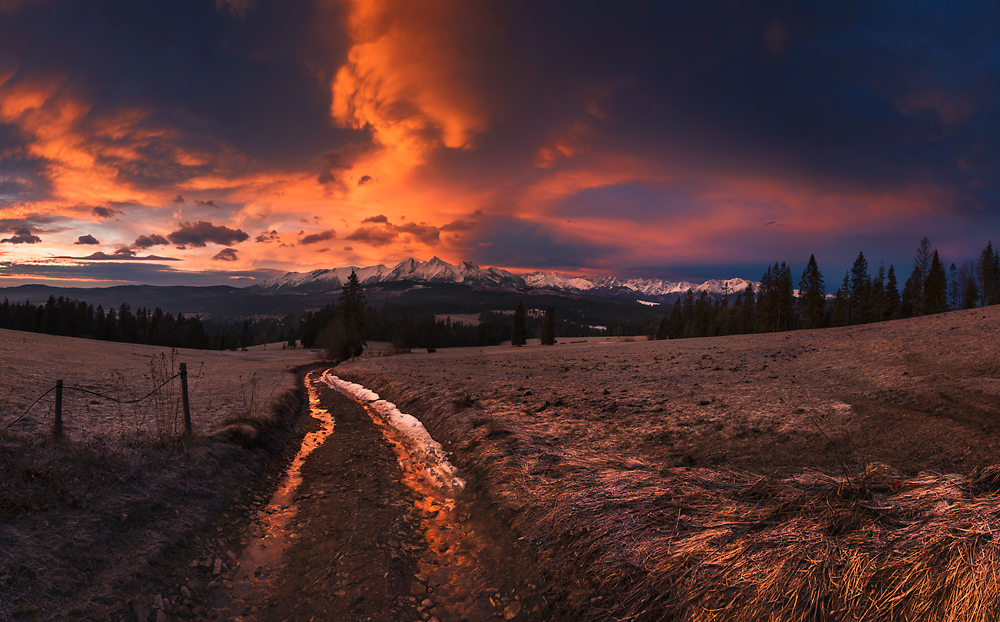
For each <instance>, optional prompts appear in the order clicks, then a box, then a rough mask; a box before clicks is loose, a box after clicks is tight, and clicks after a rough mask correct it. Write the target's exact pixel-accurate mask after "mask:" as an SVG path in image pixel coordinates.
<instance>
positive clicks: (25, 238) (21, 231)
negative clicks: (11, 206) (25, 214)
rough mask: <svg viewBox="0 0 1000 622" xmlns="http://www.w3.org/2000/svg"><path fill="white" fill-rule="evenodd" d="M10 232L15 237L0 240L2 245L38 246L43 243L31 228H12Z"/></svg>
mask: <svg viewBox="0 0 1000 622" xmlns="http://www.w3.org/2000/svg"><path fill="white" fill-rule="evenodd" d="M10 231H12V232H13V233H14V235H12V236H10V237H9V238H4V239H2V240H0V244H38V243H39V242H41V241H42V238H40V237H38V236H37V235H35V234H34V233H32V231H31V229H30V228H29V227H11V228H10Z"/></svg>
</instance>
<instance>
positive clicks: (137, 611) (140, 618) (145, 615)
mask: <svg viewBox="0 0 1000 622" xmlns="http://www.w3.org/2000/svg"><path fill="white" fill-rule="evenodd" d="M132 613H133V614H134V615H135V619H136V620H137V622H149V607H147V606H146V605H145V604H143V602H142V600H141V599H139V598H136V599H135V600H133V601H132Z"/></svg>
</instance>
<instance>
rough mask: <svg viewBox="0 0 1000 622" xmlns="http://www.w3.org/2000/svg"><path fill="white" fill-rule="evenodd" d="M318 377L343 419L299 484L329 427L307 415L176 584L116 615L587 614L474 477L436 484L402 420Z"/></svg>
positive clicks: (169, 572)
mask: <svg viewBox="0 0 1000 622" xmlns="http://www.w3.org/2000/svg"><path fill="white" fill-rule="evenodd" d="M317 378H318V374H310V376H309V377H307V378H306V380H305V382H306V383H307V385H310V386H311V387H312V398H311V402H312V406H313V408H314V409H315V408H319V409H320V410H322V411H325V412H326V413H329V415H331V416H332V419H333V421H334V425H333V430H332V433H330V434H329V436H327V437H325V439H322V440H320V441H319V443H318V444H315V446H314V447H312V448H310V449H311V452H310V453H308V455H307V456H306V457H305V458H304V460H301V461H300V462H301V464H300V465H299V466H298V469H297V472H298V477H301V481H300V482H295V483H294V485H293V486H292V488H291V489H289V486H288V477H287V476H288V473H289V472H290V471H291V470H292V469H293V468H294V467H295V464H296V460H293V459H292V454H293V453H294V452H295V451H300V452H301V451H302V449H301V448H302V447H303V446H306V445H309V444H310V443H315V440H313V439H314V438H315V437H314V434H315V433H316V432H317V431H318V430H320V428H322V427H323V426H322V425H321V423H320V421H319V420H318V419H315V418H313V417H310V416H309V415H308V414H306V415H304V416H303V419H302V422H301V423H300V428H301V429H300V432H299V434H300V435H304V439H303V440H302V441H300V442H296V443H293V444H292V445H291V446H290V447H289V451H288V452H287V454H286V457H285V459H284V460H283V461H281V464H283V465H284V466H282V467H281V468H279V469H276V470H275V471H273V472H272V473H271V474H270V476H269V477H268V478H267V479H266V480H265V481H264V482H263V483H262V484H261V485H260V487H259V488H257V490H256V491H255V492H251V493H249V494H248V495H247V497H246V498H245V499H243V500H242V501H239V502H237V503H236V504H234V506H233V507H232V508H231V510H230V512H227V513H226V514H225V515H224V516H223V518H222V519H221V520H220V521H218V522H217V523H216V524H215V525H213V526H211V527H210V528H207V529H206V531H205V533H204V534H201V535H199V536H198V537H196V538H195V541H196V544H195V546H193V547H190V548H188V549H186V550H187V553H184V552H183V551H178V552H177V554H176V555H175V556H173V557H172V559H171V562H170V563H169V565H168V566H169V567H167V566H161V572H162V573H163V575H164V576H165V577H168V580H167V581H166V582H164V583H163V584H161V585H158V586H155V587H153V586H150V587H151V588H152V590H151V592H152V596H151V598H150V599H146V600H144V601H143V602H144V603H145V602H149V604H148V605H146V604H142V603H140V604H141V606H140V607H139V608H138V610H137V609H136V606H135V603H133V604H132V606H130V611H129V612H128V613H129V615H120V616H119V617H118V618H117V619H120V620H127V619H142V620H146V621H148V620H162V619H164V618H163V617H158V615H159V614H160V613H161V612H162V613H163V616H165V619H167V620H175V619H218V620H242V621H245V622H251V621H261V622H263V621H272V620H273V621H279V620H280V621H284V620H303V621H308V620H317V621H319V620H331V621H341V620H343V621H361V620H366V621H367V620H371V621H384V622H394V621H397V620H403V621H423V620H428V621H433V620H436V621H438V622H451V621H459V620H468V621H471V622H480V621H485V620H537V619H546V620H571V619H577V618H578V617H579V615H577V614H575V613H574V611H573V609H572V608H571V607H569V605H568V604H567V603H568V601H567V592H566V590H565V589H564V588H561V587H560V586H559V585H557V584H556V583H554V582H547V581H545V580H544V578H542V577H539V576H537V567H538V564H537V561H536V559H535V557H534V552H533V551H531V550H530V549H528V548H527V546H526V545H525V544H524V542H523V541H521V540H519V539H518V538H517V537H516V536H514V535H512V533H511V531H510V526H509V522H508V521H507V520H504V519H503V518H502V517H499V516H497V515H496V513H495V505H494V504H492V503H490V501H489V500H488V499H486V498H484V497H482V496H481V495H480V494H478V492H479V487H478V486H477V485H476V484H475V482H472V483H471V484H470V486H469V488H468V489H467V490H466V491H464V492H461V493H459V494H455V493H454V491H446V490H442V489H435V488H433V487H429V486H428V485H427V482H426V481H423V482H422V481H421V477H420V475H419V473H418V472H417V469H414V468H405V467H406V466H407V464H408V462H410V461H409V460H408V456H407V449H406V446H405V443H401V442H400V441H399V438H398V437H397V436H395V435H394V433H393V430H392V429H391V428H389V427H388V426H386V425H384V424H382V423H381V422H380V420H379V419H378V418H377V417H373V416H372V415H371V414H370V412H369V411H368V410H367V408H366V407H365V406H364V405H362V404H359V403H358V402H356V401H354V400H353V399H351V398H349V397H347V396H345V395H343V394H341V393H339V392H338V391H336V390H333V389H330V388H328V387H325V386H323V385H322V384H321V383H318V382H317ZM299 438H301V436H299ZM283 491H284V492H283ZM164 561H166V560H164ZM124 613H125V612H122V614H124Z"/></svg>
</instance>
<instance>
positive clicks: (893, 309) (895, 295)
mask: <svg viewBox="0 0 1000 622" xmlns="http://www.w3.org/2000/svg"><path fill="white" fill-rule="evenodd" d="M897 317H899V284H898V283H897V282H896V269H895V268H894V267H893V266H892V264H889V274H888V276H887V277H886V282H885V319H887V320H892V319H895V318H897Z"/></svg>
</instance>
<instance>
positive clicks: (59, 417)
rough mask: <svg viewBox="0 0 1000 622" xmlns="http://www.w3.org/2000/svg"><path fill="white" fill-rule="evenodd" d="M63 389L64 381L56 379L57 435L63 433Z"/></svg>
mask: <svg viewBox="0 0 1000 622" xmlns="http://www.w3.org/2000/svg"><path fill="white" fill-rule="evenodd" d="M62 389H63V381H62V380H56V430H55V432H56V436H62V433H63V422H62Z"/></svg>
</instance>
